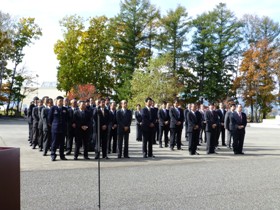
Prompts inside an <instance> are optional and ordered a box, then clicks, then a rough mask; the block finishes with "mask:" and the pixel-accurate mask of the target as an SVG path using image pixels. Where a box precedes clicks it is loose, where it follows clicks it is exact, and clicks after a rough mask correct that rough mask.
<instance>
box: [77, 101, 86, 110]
mask: <svg viewBox="0 0 280 210" xmlns="http://www.w3.org/2000/svg"><path fill="white" fill-rule="evenodd" d="M79 108H80V110H82V111H84V110H85V109H86V102H85V101H80V102H79Z"/></svg>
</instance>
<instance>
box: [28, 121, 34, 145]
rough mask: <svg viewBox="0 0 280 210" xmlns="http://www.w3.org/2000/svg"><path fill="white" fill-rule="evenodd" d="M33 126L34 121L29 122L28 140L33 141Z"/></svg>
mask: <svg viewBox="0 0 280 210" xmlns="http://www.w3.org/2000/svg"><path fill="white" fill-rule="evenodd" d="M32 127H33V123H28V141H30V142H32V139H33V138H32V136H33V132H32Z"/></svg>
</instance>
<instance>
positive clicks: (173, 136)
mask: <svg viewBox="0 0 280 210" xmlns="http://www.w3.org/2000/svg"><path fill="white" fill-rule="evenodd" d="M181 136H182V129H181V128H170V148H172V149H173V148H174V147H175V144H176V145H177V149H181V145H182V142H181Z"/></svg>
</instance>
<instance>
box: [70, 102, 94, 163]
mask: <svg viewBox="0 0 280 210" xmlns="http://www.w3.org/2000/svg"><path fill="white" fill-rule="evenodd" d="M90 121H91V113H90V112H89V111H88V110H87V109H86V103H85V102H84V101H80V103H79V109H78V110H75V111H74V116H73V127H74V128H75V131H76V132H75V137H76V138H75V153H74V160H78V156H79V150H80V147H81V145H83V148H84V152H83V154H84V159H86V160H88V159H89V157H88V143H89V136H90V133H89V131H90V130H89V127H90V125H91V123H90Z"/></svg>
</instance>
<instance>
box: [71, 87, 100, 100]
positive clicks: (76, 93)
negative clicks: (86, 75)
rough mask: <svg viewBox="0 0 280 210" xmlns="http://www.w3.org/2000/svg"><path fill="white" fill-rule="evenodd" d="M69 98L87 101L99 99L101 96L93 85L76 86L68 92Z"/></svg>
mask: <svg viewBox="0 0 280 210" xmlns="http://www.w3.org/2000/svg"><path fill="white" fill-rule="evenodd" d="M67 96H68V98H69V99H73V98H76V99H78V100H86V99H89V98H94V99H95V98H98V97H99V94H98V93H96V88H95V86H94V85H91V84H84V85H76V86H74V87H73V88H72V89H71V90H70V91H69V92H68V95H67Z"/></svg>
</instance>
